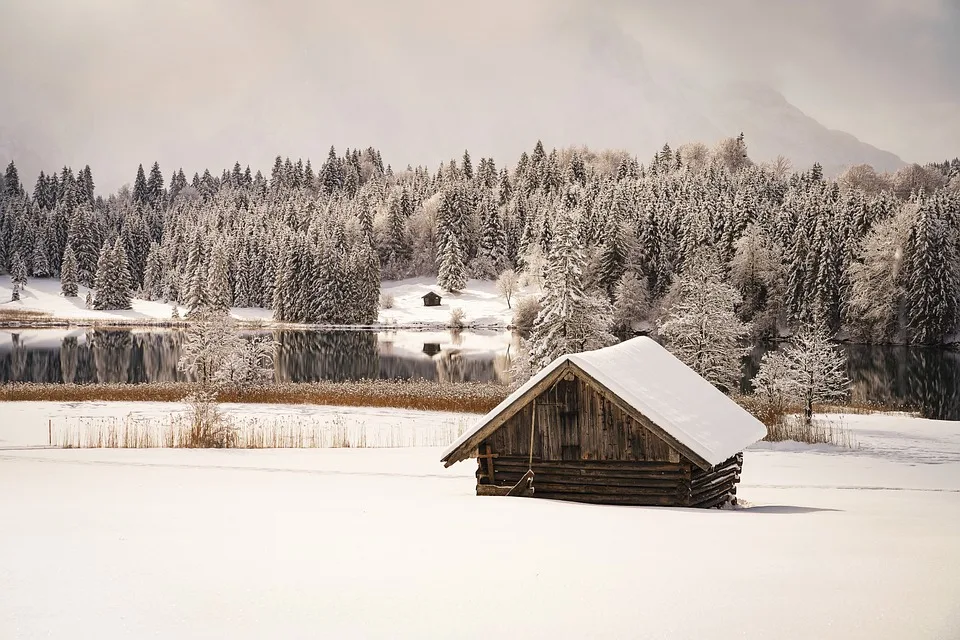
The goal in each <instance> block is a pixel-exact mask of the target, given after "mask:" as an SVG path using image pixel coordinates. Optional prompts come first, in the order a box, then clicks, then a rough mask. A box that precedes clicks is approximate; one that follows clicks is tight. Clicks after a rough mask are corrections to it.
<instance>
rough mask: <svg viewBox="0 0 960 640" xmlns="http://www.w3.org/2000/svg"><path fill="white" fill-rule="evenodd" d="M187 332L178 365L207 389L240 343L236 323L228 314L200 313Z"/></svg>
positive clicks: (213, 382)
mask: <svg viewBox="0 0 960 640" xmlns="http://www.w3.org/2000/svg"><path fill="white" fill-rule="evenodd" d="M193 320H194V321H193V322H192V323H191V324H190V325H189V327H188V328H187V331H186V341H185V342H184V345H183V351H182V352H181V354H180V360H179V361H178V362H177V368H178V369H179V370H180V371H183V372H185V373H186V374H187V375H189V376H190V377H191V378H193V379H194V380H195V381H196V382H197V383H199V384H200V386H201V387H203V388H207V387H210V386H211V385H213V384H215V383H216V382H218V381H219V372H220V370H221V369H222V368H223V367H224V365H225V364H226V362H227V360H228V358H230V357H231V356H232V355H233V354H234V353H236V352H237V350H238V349H239V348H240V347H241V346H242V345H241V344H240V341H241V338H240V335H239V334H238V333H237V330H236V324H235V322H234V321H233V319H232V318H231V317H230V316H228V315H227V314H223V313H215V312H210V311H206V312H199V313H198V314H197V315H196V316H194V318H193Z"/></svg>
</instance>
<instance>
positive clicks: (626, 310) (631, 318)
mask: <svg viewBox="0 0 960 640" xmlns="http://www.w3.org/2000/svg"><path fill="white" fill-rule="evenodd" d="M649 313H650V292H649V291H647V282H646V278H642V277H640V276H639V275H637V273H636V272H635V271H627V272H626V273H624V274H623V276H621V278H620V281H619V282H618V283H617V285H616V287H615V288H614V295H613V326H614V329H615V330H616V331H621V332H625V333H632V332H633V329H634V325H635V324H636V323H638V322H641V321H642V320H645V319H646V317H647V315H648V314H649Z"/></svg>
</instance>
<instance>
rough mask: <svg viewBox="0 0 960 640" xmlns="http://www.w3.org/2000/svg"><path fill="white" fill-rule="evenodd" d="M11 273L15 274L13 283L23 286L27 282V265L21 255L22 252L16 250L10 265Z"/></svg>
mask: <svg viewBox="0 0 960 640" xmlns="http://www.w3.org/2000/svg"><path fill="white" fill-rule="evenodd" d="M10 275H11V276H13V283H14V284H18V285H20V287H21V288H23V287H24V286H25V285H26V284H27V265H26V264H25V263H24V262H23V258H21V257H20V252H19V251H15V252H14V254H13V260H12V261H11V266H10Z"/></svg>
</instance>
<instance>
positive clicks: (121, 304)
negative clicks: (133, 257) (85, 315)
mask: <svg viewBox="0 0 960 640" xmlns="http://www.w3.org/2000/svg"><path fill="white" fill-rule="evenodd" d="M94 287H95V289H96V296H95V298H94V300H93V308H94V309H100V310H104V309H129V308H130V302H131V299H132V298H133V295H132V293H131V290H130V289H131V287H130V271H129V268H128V265H127V252H126V250H125V249H124V248H123V242H122V241H121V239H120V237H119V236H117V238H116V239H115V240H114V241H113V244H112V245H111V244H110V242H105V243H104V244H103V248H102V249H101V250H100V259H99V261H98V262H97V275H96V278H95V281H94Z"/></svg>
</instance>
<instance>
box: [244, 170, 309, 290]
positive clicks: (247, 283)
mask: <svg viewBox="0 0 960 640" xmlns="http://www.w3.org/2000/svg"><path fill="white" fill-rule="evenodd" d="M307 165H308V166H309V161H308V163H307ZM234 273H235V275H234V282H233V304H234V305H236V306H238V307H249V306H251V304H250V299H251V295H250V290H251V284H252V278H251V274H250V257H249V252H248V250H247V248H246V246H245V245H243V246H241V248H240V249H239V250H238V252H237V261H236V268H235V269H234Z"/></svg>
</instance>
